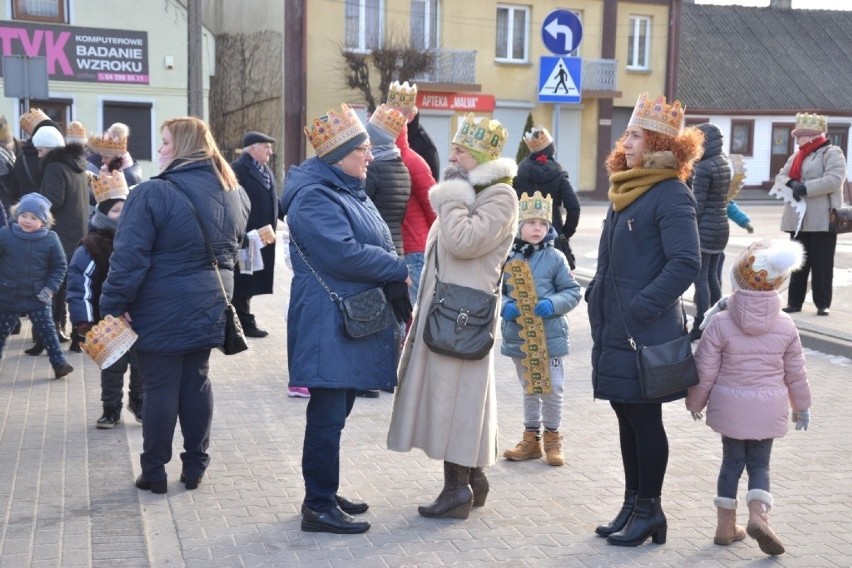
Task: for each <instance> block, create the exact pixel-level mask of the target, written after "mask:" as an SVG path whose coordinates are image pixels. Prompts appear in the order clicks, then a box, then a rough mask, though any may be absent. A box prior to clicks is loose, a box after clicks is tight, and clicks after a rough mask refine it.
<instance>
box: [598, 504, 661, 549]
mask: <svg viewBox="0 0 852 568" xmlns="http://www.w3.org/2000/svg"><path fill="white" fill-rule="evenodd" d="M668 528H669V527H668V523H667V522H666V515H665V513H663V507H662V505H661V504H660V498H659V497H652V498H650V499H643V498H642V497H637V498H636V508H635V509H633V514H632V515H630V518H629V519H628V520H627V524H626V525H624V528H623V529H621V530H620V531H618V532H615V533H612V534H611V535H609V536H608V537H607V538H606V541H607V542H608V543H610V544H614V545H616V546H639V545H641V544H642V543H644V542H645V541H646V540H648V537H649V536H650V537H651V540H652V541H653V542H654V544H665V543H666V532H667V531H668Z"/></svg>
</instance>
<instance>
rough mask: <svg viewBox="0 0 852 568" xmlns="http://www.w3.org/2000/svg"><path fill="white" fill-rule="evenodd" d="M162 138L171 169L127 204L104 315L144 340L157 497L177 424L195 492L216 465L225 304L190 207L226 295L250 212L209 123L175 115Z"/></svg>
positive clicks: (146, 425) (149, 472)
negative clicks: (214, 428) (215, 387)
mask: <svg viewBox="0 0 852 568" xmlns="http://www.w3.org/2000/svg"><path fill="white" fill-rule="evenodd" d="M161 132H162V137H163V143H162V146H161V147H160V149H159V153H160V164H161V168H163V171H162V172H161V173H160V175H158V176H156V177H154V178H152V179H150V180H148V181H146V182H143V183H141V184H139V185H138V186H136V188H135V189H134V190H133V191H132V192H131V193H130V196H129V197H128V199H127V203H126V204H125V207H124V211H123V212H122V215H121V221H120V222H119V224H118V230H117V231H116V234H115V241H114V245H115V250H114V252H113V254H112V256H111V257H110V267H109V273H108V275H107V280H106V282H105V283H104V285H103V289H102V292H101V300H100V308H101V314H103V315H106V314H112V315H114V316H120V315H124V316H125V317H126V318H127V320H128V321H129V322H130V324H131V325H132V326H133V329H134V330H135V331H136V333H137V334H138V335H139V339H138V340H137V341H136V344H135V348H136V354H137V359H138V363H139V369H140V371H141V372H142V381H143V384H144V388H145V403H144V405H143V407H142V437H143V446H142V458H141V464H142V475H141V476H140V477H139V478H138V479H137V480H136V486H137V487H138V488H139V489H149V490H151V491H153V492H155V493H165V492H166V490H167V485H166V471H165V464H166V463H168V462H169V461H170V460H171V456H172V438H173V437H174V428H175V423H176V421H177V419H178V418H180V423H181V430H182V432H183V438H184V449H185V451H184V452H183V453H182V454H181V460H182V461H183V473H182V475H181V480H182V481H184V482H185V483H186V487H187V489H195V487H197V486H198V483H199V481H200V480H201V477H202V475H203V474H204V471H205V469H206V468H207V465H208V464H209V462H210V457H209V456H208V455H207V447H208V445H209V443H210V424H211V422H212V418H213V395H212V391H211V385H210V381H209V379H208V378H207V372H208V369H209V359H210V350H211V349H212V348H213V347H218V346H220V345H222V343H223V342H224V337H225V298H224V297H223V294H222V290H221V287H220V285H219V280H218V279H217V276H216V271H215V270H214V268H213V265H212V261H211V259H210V256H209V254H208V252H207V246H206V244H205V239H204V236H203V234H202V232H201V228H200V227H199V224H198V221H196V218H195V216H194V215H193V213H192V209H191V207H190V202H192V205H193V206H194V207H195V209H196V210H197V211H198V216H199V221H200V222H201V223H203V224H204V227H205V230H206V232H207V235H208V236H209V239H210V241H211V245H212V247H213V251H214V254H215V255H216V259H217V261H218V264H219V273H220V275H221V278H222V280H223V281H224V285H225V288H226V290H227V294H228V297H230V296H231V294H232V291H233V268H234V261H235V258H236V254H237V251H238V250H239V248H240V246H241V243H242V241H243V236H244V233H245V227H246V222H247V221H248V214H249V207H250V205H249V200H248V197H247V196H246V194H245V192H244V191H243V190H242V188H241V187H240V186H239V185H238V183H237V179H236V176H235V175H234V172H233V171H232V170H231V167H230V166H229V165H228V163H227V162H226V161H225V160H224V158H223V157H222V156H221V154H220V153H219V149H218V148H217V146H216V142H215V141H214V140H213V136H212V134H211V133H210V131H209V129H208V127H207V125H206V124H205V123H204V122H202V121H201V120H199V119H197V118H194V117H182V118H174V119H171V120H168V121H166V122H165V123H164V124H163V126H162V128H161Z"/></svg>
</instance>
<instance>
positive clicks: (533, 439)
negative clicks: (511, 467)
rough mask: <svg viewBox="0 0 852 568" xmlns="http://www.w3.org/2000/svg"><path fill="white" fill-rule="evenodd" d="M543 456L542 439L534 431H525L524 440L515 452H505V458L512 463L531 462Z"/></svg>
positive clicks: (519, 443)
mask: <svg viewBox="0 0 852 568" xmlns="http://www.w3.org/2000/svg"><path fill="white" fill-rule="evenodd" d="M541 456H542V452H541V437H540V436H539V433H538V432H535V431H533V430H525V431H524V438H523V439H522V440H521V441H520V442H518V445H517V446H515V448H514V449H513V450H506V451H505V452H503V457H504V458H506V459H507V460H512V461H522V460H531V459H536V458H540V457H541Z"/></svg>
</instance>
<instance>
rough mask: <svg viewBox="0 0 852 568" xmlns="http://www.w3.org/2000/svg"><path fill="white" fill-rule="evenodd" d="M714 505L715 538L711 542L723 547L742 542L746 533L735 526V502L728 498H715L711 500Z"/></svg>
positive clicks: (738, 526)
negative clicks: (715, 516) (715, 517)
mask: <svg viewBox="0 0 852 568" xmlns="http://www.w3.org/2000/svg"><path fill="white" fill-rule="evenodd" d="M713 504H714V505H716V515H717V521H716V536H714V537H713V542H714V543H716V544H721V545H723V546H729V545H730V544H732V543H734V542H736V541H740V540H743V539H744V538H745V537H746V531H745V529H744V528H743V527H741V526H740V525H738V524H737V500H736V499H731V498H729V497H718V496H717V497H716V498H714V499H713Z"/></svg>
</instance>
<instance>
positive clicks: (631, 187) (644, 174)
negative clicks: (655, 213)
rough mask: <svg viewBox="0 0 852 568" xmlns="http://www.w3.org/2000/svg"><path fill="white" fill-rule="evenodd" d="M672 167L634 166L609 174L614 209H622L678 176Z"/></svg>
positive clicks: (610, 194)
mask: <svg viewBox="0 0 852 568" xmlns="http://www.w3.org/2000/svg"><path fill="white" fill-rule="evenodd" d="M676 177H677V170H673V169H670V168H632V169H629V170H627V171H624V172H615V173H614V174H612V175H611V176H609V183H610V186H609V193H608V194H607V197H609V200H610V201H611V202H612V209H613V211H621V210H622V209H624V208H626V207H627V206H628V205H630V204H631V203H633V202H634V201H636V200H637V199H639V197H640V196H642V194H644V193H645V192H646V191H648V190H649V189H651V188H652V187H654V185H656V184H658V183H660V182H661V181H663V180H667V179H671V178H676Z"/></svg>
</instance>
